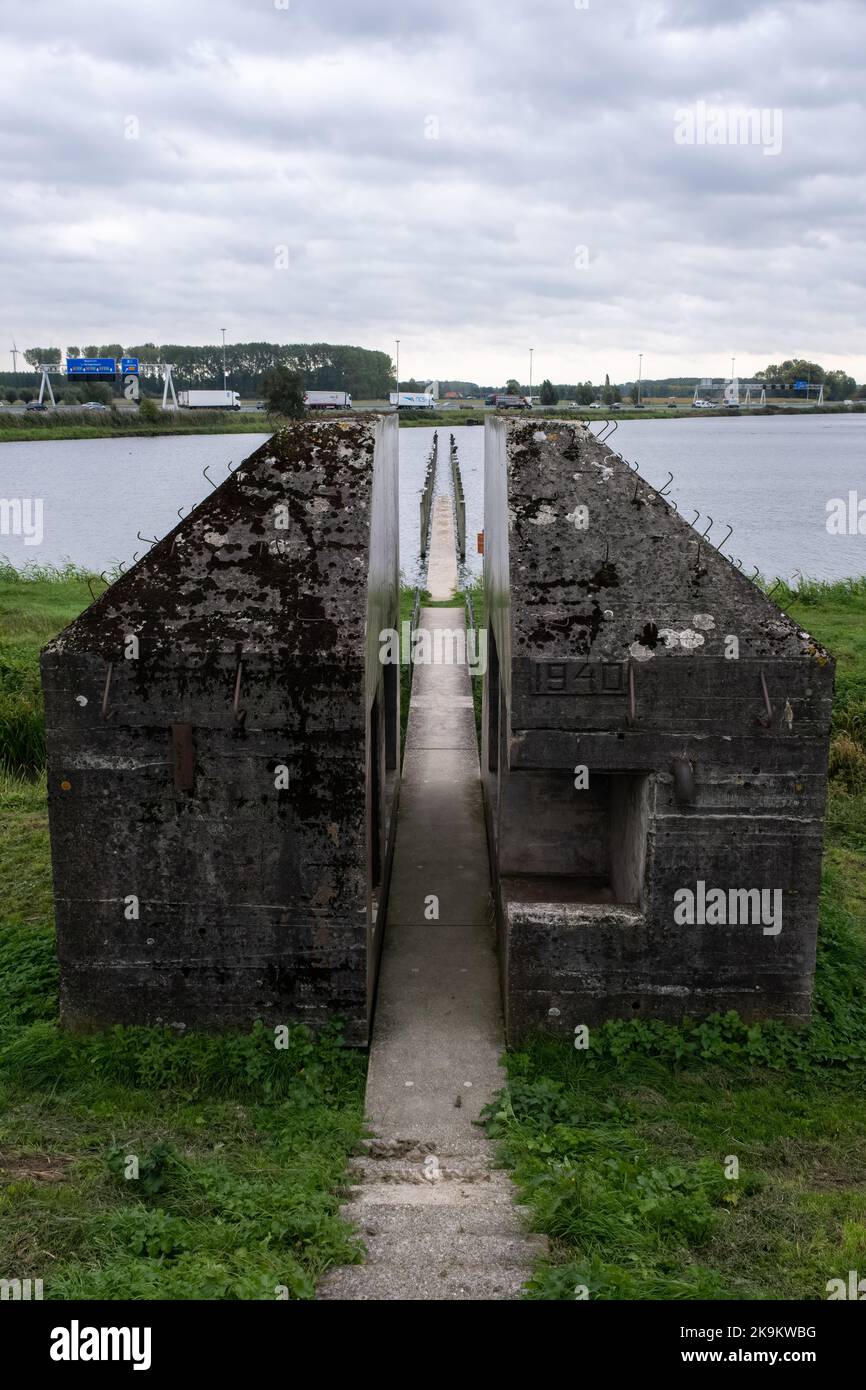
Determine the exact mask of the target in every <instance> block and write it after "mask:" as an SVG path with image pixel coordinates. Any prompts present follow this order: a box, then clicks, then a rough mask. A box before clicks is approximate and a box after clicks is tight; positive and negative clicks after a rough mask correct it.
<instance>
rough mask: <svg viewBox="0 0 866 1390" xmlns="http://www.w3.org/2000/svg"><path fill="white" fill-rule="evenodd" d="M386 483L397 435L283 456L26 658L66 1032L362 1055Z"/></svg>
mask: <svg viewBox="0 0 866 1390" xmlns="http://www.w3.org/2000/svg"><path fill="white" fill-rule="evenodd" d="M397 474H398V470H397V428H396V421H394V420H386V419H383V418H381V417H372V416H367V417H365V416H362V417H360V418H355V419H352V420H351V421H350V420H341V421H330V422H327V423H324V422H322V423H318V422H317V423H310V424H303V425H298V426H293V427H291V428H289V429H287V430H285V431H282V432H280V433H279V434H277V435H275V436H274V438H273V439H271V440H269V441H268V442H267V443H266V444H264V445H263V446H262V447H261V448H260V449H258V450H257V451H256V452H255V453H254V454H252V455H251V456H250V457H249V458H248V459H246V460H245V461H244V463H243V464H241V466H240V467H239V468H238V469H237V470H236V471H235V473H234V474H233V475H232V476H231V478H230V479H228V480H227V481H226V482H225V483H224V484H223V485H222V486H221V487H220V488H218V489H217V490H216V491H215V492H214V493H213V494H212V495H211V496H209V497H208V498H207V499H206V500H205V501H204V502H202V504H201V505H200V506H199V507H197V508H196V509H195V511H194V512H192V513H191V515H190V516H189V517H187V518H185V519H184V520H183V521H182V522H181V523H180V525H179V526H177V527H176V528H175V529H174V531H172V532H171V534H170V535H169V536H167V537H166V538H165V539H164V540H162V541H161V542H160V543H159V544H158V545H155V546H154V547H153V548H152V549H151V550H150V551H149V552H148V553H147V555H145V556H144V558H143V559H142V560H141V561H139V563H138V564H137V565H136V566H135V567H134V568H133V569H132V570H130V571H129V573H127V574H126V575H124V576H123V578H121V579H120V580H119V581H118V582H117V583H116V584H113V585H112V586H111V588H110V589H108V590H107V592H106V593H105V594H104V595H102V596H101V597H100V598H99V599H98V601H97V602H96V603H95V604H94V605H93V606H92V607H91V608H89V609H88V610H87V611H86V612H85V613H84V614H82V616H81V617H80V618H78V619H77V620H76V622H74V623H73V624H71V626H70V627H68V628H67V629H66V630H65V631H64V632H63V633H62V634H61V635H60V636H59V637H58V638H57V639H56V640H55V641H53V642H51V643H50V644H49V646H48V647H47V648H46V650H45V652H44V654H43V658H42V673H43V686H44V690H45V701H46V719H47V730H48V799H49V811H50V817H51V837H52V855H53V863H54V882H55V895H56V907H57V932H58V945H59V954H60V961H61V979H62V983H61V1000H62V1014H63V1019H64V1022H65V1023H66V1024H67V1025H68V1026H71V1027H75V1028H90V1027H98V1026H105V1025H108V1024H113V1023H118V1022H137V1023H157V1022H164V1023H167V1024H172V1025H178V1026H186V1025H190V1024H198V1025H206V1026H212V1027H228V1026H247V1025H249V1024H251V1023H252V1022H253V1021H254V1020H255V1019H257V1018H262V1019H264V1020H266V1021H267V1022H269V1023H274V1024H276V1023H287V1022H292V1021H304V1022H308V1023H310V1024H313V1025H317V1024H320V1023H322V1022H324V1021H326V1020H328V1019H332V1018H335V1017H337V1016H342V1017H343V1018H344V1019H345V1020H346V1021H347V1030H348V1035H349V1037H350V1039H351V1040H352V1041H353V1042H355V1043H365V1042H366V1041H367V1036H368V1020H369V1015H370V1007H371V998H372V992H373V988H374V984H375V975H376V965H377V957H378V950H379V941H380V938H381V935H382V924H381V920H379V915H380V910H381V906H382V899H383V895H384V893H385V890H386V886H387V869H388V843H387V839H386V825H387V824H388V822H389V821H390V822H391V823H393V814H392V813H393V805H394V801H393V799H394V796H395V795H396V786H397V780H398V771H397V767H396V761H397V751H396V744H395V739H396V738H397V737H398V732H397V731H398V730H399V689H398V686H399V682H398V681H397V679H396V677H397V670H396V667H391V668H387V667H386V668H383V666H382V665H381V663H380V661H379V658H378V634H379V632H380V630H381V629H382V628H386V627H393V626H396V622H397V614H398V602H399V591H398V575H399V572H398V555H397V546H398V500H397V487H398V478H397ZM107 682H108V684H107ZM106 689H107V691H108V693H107V699H106V704H107V707H108V709H107V713H108V717H107V718H103V717H102V705H103V697H104V695H105V692H106Z"/></svg>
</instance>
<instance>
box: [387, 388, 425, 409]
mask: <svg viewBox="0 0 866 1390" xmlns="http://www.w3.org/2000/svg"><path fill="white" fill-rule="evenodd" d="M388 399H389V401H390V402H391V405H396V407H397V409H398V410H433V409H435V400H434V396H433V393H432V391H400V392H397V391H392V392H391V393H390V395H389V397H388Z"/></svg>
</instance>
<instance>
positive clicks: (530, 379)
mask: <svg viewBox="0 0 866 1390" xmlns="http://www.w3.org/2000/svg"><path fill="white" fill-rule="evenodd" d="M534 351H535V348H530V349H529V409H530V410H531V409H532V354H533V352H534Z"/></svg>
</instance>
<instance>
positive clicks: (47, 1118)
mask: <svg viewBox="0 0 866 1390" xmlns="http://www.w3.org/2000/svg"><path fill="white" fill-rule="evenodd" d="M91 585H92V588H93V592H94V593H98V592H99V591H100V589H101V588H102V585H103V581H102V580H101V579H95V580H94V579H91ZM471 596H472V606H473V611H474V616H475V622H476V624H478V625H479V626H482V627H483V626H484V625H485V621H486V615H485V612H484V603H483V593H482V592H481V590H480V586H479V585H478V584H476V585H474V586H473V587H472V589H471ZM421 597H422V602H429V596H428V595H425V594H422V596H421ZM414 598H415V591H414V589H412V588H409V587H404V588H403V589H402V591H401V619H408V618H409V617H410V616H411V612H412V607H413V604H414ZM774 598H776V600H777V601H781V604H782V606H783V607H784V608H786V609H787V610H788V611H789V612H791V614H792V616H794V617H795V618H796V619H797V621H798V622H802V623H803V624H804V626H806V627H807V628H808V630H809V631H810V632H812V633H813V634H814V636H815V637H817V638H818V640H819V641H822V642H824V643H825V644H826V645H827V646H828V647H829V648H830V649H831V650H832V651H833V652H834V654H835V655H836V656H837V658H838V661H839V665H838V673H837V701H836V709H835V715H834V730H833V743H832V748H833V752H832V760H831V771H832V781H831V795H830V800H829V806H828V818H827V852H826V863H825V878H824V891H823V897H822V919H821V933H820V939H819V959H818V971H817V977H816V996H815V1018H814V1022H813V1025H812V1027H811V1028H809V1029H808V1030H805V1031H803V1032H795V1031H793V1030H790V1029H787V1028H785V1027H783V1026H781V1025H773V1024H767V1025H763V1026H760V1027H758V1026H756V1027H746V1026H745V1025H744V1024H742V1023H741V1022H740V1021H739V1020H738V1019H737V1018H736V1017H735V1016H729V1017H727V1018H722V1019H714V1020H709V1021H707V1022H704V1023H702V1024H697V1023H685V1024H683V1025H682V1026H679V1027H674V1026H671V1025H664V1024H660V1023H641V1022H628V1023H610V1024H607V1025H605V1026H604V1027H603V1028H599V1029H597V1030H593V1031H592V1032H591V1035H590V1039H589V1042H590V1046H589V1048H588V1050H587V1051H577V1050H575V1049H574V1047H572V1046H571V1045H570V1044H569V1043H559V1042H555V1041H549V1040H542V1041H538V1042H535V1043H532V1044H530V1045H529V1046H527V1047H525V1048H522V1049H520V1050H519V1051H515V1052H513V1053H511V1054H510V1055H509V1057H508V1058H507V1065H508V1078H509V1079H508V1085H507V1088H506V1090H505V1091H504V1092H503V1094H502V1095H501V1096H500V1097H499V1098H498V1099H497V1101H496V1102H495V1103H494V1104H493V1105H492V1106H491V1107H490V1111H489V1127H490V1131H491V1133H492V1134H493V1135H494V1137H495V1140H496V1142H497V1145H498V1146H499V1150H500V1153H501V1155H502V1158H503V1161H504V1162H506V1163H507V1165H508V1166H509V1167H510V1168H512V1169H513V1171H514V1173H515V1176H516V1179H517V1181H518V1184H519V1186H520V1188H521V1192H522V1194H523V1197H524V1199H525V1200H526V1201H527V1202H528V1203H529V1204H530V1206H531V1207H532V1210H533V1224H534V1226H535V1227H536V1229H540V1230H544V1231H547V1232H548V1233H549V1234H550V1236H551V1239H552V1256H551V1259H550V1260H549V1261H547V1262H545V1263H544V1264H543V1265H542V1266H541V1267H540V1268H539V1269H538V1270H537V1272H536V1274H535V1277H534V1279H533V1282H532V1285H531V1288H530V1296H531V1297H533V1298H546V1299H549V1298H554V1299H570V1298H573V1297H574V1296H575V1289H576V1288H577V1287H578V1286H585V1287H586V1288H587V1290H588V1291H589V1295H590V1296H591V1297H595V1298H654V1299H693V1298H700V1297H709V1298H749V1299H763V1298H772V1297H781V1298H791V1299H793V1298H821V1297H823V1296H824V1291H825V1285H826V1282H827V1280H828V1279H829V1278H831V1277H835V1276H837V1275H842V1276H844V1275H845V1274H846V1272H847V1270H848V1269H849V1268H857V1269H860V1270H861V1272H862V1270H863V1269H864V1268H866V1191H864V1186H863V1171H864V1166H866V1084H864V1083H866V780H864V775H863V774H864V768H866V580H852V581H849V582H847V583H840V584H816V583H806V584H802V585H801V586H800V588H799V589H798V590H797V592H796V594H792V593H791V592H790V591H787V590H784V589H782V590H781V592H780V591H779V590H776V592H775V593H774ZM90 599H91V592H90V589H89V587H88V583H87V579H86V577H85V576H84V575H83V574H82V573H81V572H80V571H77V570H74V569H71V568H70V569H66V570H62V571H57V570H50V569H47V570H46V569H37V568H35V567H34V568H31V569H30V570H29V571H28V572H27V574H26V575H25V576H23V577H22V576H21V575H20V574H19V573H17V572H15V571H14V570H11V569H10V568H8V567H6V568H0V764H2V766H3V768H4V770H3V771H2V772H0V808H2V809H0V904H2V906H0V1113H2V1119H0V1264H2V1267H3V1268H4V1271H16V1272H18V1271H20V1277H26V1276H28V1275H30V1276H31V1277H39V1278H43V1279H44V1280H45V1293H46V1297H48V1298H62V1297H84V1298H130V1297H131V1298H150V1297H155V1298H180V1299H184V1298H190V1299H192V1298H273V1297H275V1296H276V1294H275V1290H276V1289H277V1287H278V1286H279V1287H281V1288H282V1287H284V1288H285V1289H286V1290H287V1291H288V1294H289V1296H290V1297H295V1298H297V1297H300V1298H304V1297H310V1296H311V1295H312V1291H313V1286H314V1283H315V1281H316V1279H317V1277H318V1276H319V1274H320V1273H321V1272H322V1271H323V1270H324V1269H325V1268H327V1267H328V1266H329V1265H331V1264H334V1263H344V1262H347V1261H351V1260H353V1259H355V1258H357V1252H356V1250H355V1247H354V1244H353V1242H352V1240H351V1237H349V1236H348V1234H347V1231H346V1228H345V1227H344V1226H343V1225H342V1224H341V1223H340V1222H339V1220H338V1213H337V1206H338V1201H339V1198H338V1197H337V1196H336V1195H335V1191H336V1190H338V1189H339V1184H340V1182H341V1179H342V1175H343V1172H344V1168H345V1162H346V1156H347V1154H348V1153H350V1152H351V1151H352V1149H353V1148H354V1147H355V1146H356V1145H357V1143H358V1140H359V1137H360V1135H361V1133H362V1124H363V1116H362V1109H363V1083H364V1059H363V1057H362V1056H361V1055H359V1054H358V1053H356V1052H354V1051H350V1050H348V1049H345V1048H343V1047H342V1046H341V1045H340V1040H339V1037H338V1035H337V1034H336V1033H333V1032H329V1033H327V1034H326V1035H325V1036H324V1037H323V1038H321V1039H320V1040H319V1041H317V1042H314V1041H313V1040H312V1039H311V1038H310V1036H309V1035H308V1034H307V1032H306V1031H305V1030H304V1029H302V1028H296V1029H293V1030H291V1032H290V1035H289V1038H288V1047H287V1048H286V1049H285V1050H277V1049H276V1048H275V1047H274V1038H273V1035H272V1034H269V1033H268V1032H267V1031H266V1030H263V1029H258V1030H256V1031H255V1032H253V1033H252V1034H250V1035H247V1036H242V1035H239V1034H229V1035H226V1036H224V1037H210V1036H202V1035H191V1036H188V1037H178V1036H175V1034H174V1033H172V1032H171V1031H170V1030H160V1029H135V1028H131V1029H116V1030H113V1031H112V1032H109V1033H105V1034H100V1035H96V1036H94V1037H90V1038H76V1037H69V1036H66V1035H64V1034H63V1033H62V1032H60V1030H59V1029H58V1027H57V1021H56V1020H57V998H56V991H57V967H56V960H55V954H54V935H53V923H52V913H53V904H52V895H51V878H50V864H49V849H48V829H47V816H46V809H45V784H44V777H43V775H42V772H41V769H42V764H43V760H44V734H43V729H42V706H41V695H40V693H39V686H38V651H39V648H40V647H41V646H42V645H43V644H44V642H45V641H47V640H48V638H50V637H51V636H52V635H54V634H55V633H56V632H57V631H58V630H60V629H61V628H62V627H63V626H64V625H65V624H66V623H67V622H69V621H70V620H71V619H72V618H73V617H74V616H75V615H76V614H77V613H78V612H80V611H81V609H82V608H83V607H84V606H85V605H86V604H88V603H89V602H90ZM456 602H458V603H459V602H465V594H464V595H461V596H458V598H457V600H456ZM411 670H412V668H411V666H408V665H407V666H401V683H402V700H403V718H404V721H405V718H406V714H407V713H408V696H409V690H410V682H411ZM480 685H481V683H480V681H479V680H477V679H476V680H475V681H474V682H473V689H474V691H475V692H476V701H477V703H479V713H480ZM404 729H405V722H404ZM576 1022H579V1020H576ZM731 1155H734V1156H736V1157H737V1159H738V1161H739V1165H740V1169H739V1178H738V1179H736V1180H734V1179H731V1178H728V1177H726V1176H725V1165H726V1163H728V1162H729V1156H731ZM131 1158H135V1159H137V1162H138V1178H137V1179H133V1178H127V1177H126V1176H125V1174H126V1173H127V1172H129V1171H130V1170H131V1164H130V1159H131Z"/></svg>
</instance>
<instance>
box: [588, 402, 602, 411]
mask: <svg viewBox="0 0 866 1390" xmlns="http://www.w3.org/2000/svg"><path fill="white" fill-rule="evenodd" d="M589 408H590V410H604V406H603V404H602V402H601V401H590V403H589Z"/></svg>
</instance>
